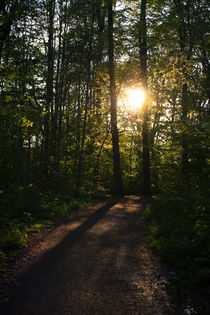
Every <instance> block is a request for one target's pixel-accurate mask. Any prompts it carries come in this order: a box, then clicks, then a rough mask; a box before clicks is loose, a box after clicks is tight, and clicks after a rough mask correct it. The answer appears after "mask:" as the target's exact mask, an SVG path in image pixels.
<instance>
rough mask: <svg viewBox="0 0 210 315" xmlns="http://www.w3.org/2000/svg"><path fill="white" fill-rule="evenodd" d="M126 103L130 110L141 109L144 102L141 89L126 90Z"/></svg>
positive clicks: (143, 94)
mask: <svg viewBox="0 0 210 315" xmlns="http://www.w3.org/2000/svg"><path fill="white" fill-rule="evenodd" d="M126 96H127V97H126V103H127V104H128V107H129V108H130V109H131V110H134V111H135V110H138V109H140V108H141V107H142V104H143V102H144V100H145V93H144V91H143V89H140V88H136V89H128V90H126Z"/></svg>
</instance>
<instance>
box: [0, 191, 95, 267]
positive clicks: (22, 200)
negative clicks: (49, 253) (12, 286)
mask: <svg viewBox="0 0 210 315" xmlns="http://www.w3.org/2000/svg"><path fill="white" fill-rule="evenodd" d="M22 195H23V194H22V193H20V194H19V195H18V194H16V195H15V196H14V200H15V201H16V202H13V203H10V204H9V206H7V207H6V205H5V209H2V210H1V212H0V270H2V269H3V268H4V267H5V265H6V263H7V261H8V259H10V258H11V257H13V256H15V253H17V251H18V250H19V249H20V248H22V247H24V246H25V245H26V244H27V240H28V237H29V236H30V235H32V234H35V233H39V231H40V230H41V229H43V228H45V227H49V226H50V225H52V223H53V222H54V221H55V220H57V219H59V218H62V217H64V216H65V215H67V214H68V213H69V212H71V211H74V210H76V209H79V208H80V207H82V206H85V205H87V204H90V201H89V200H80V201H79V200H76V199H73V198H71V199H69V198H65V197H64V196H56V197H54V198H52V197H48V198H41V197H40V198H38V199H37V200H33V198H32V196H31V195H29V196H27V195H25V196H24V197H23V196H22ZM27 197H28V198H27Z"/></svg>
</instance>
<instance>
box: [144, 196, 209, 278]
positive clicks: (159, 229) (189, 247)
mask: <svg viewBox="0 0 210 315" xmlns="http://www.w3.org/2000/svg"><path fill="white" fill-rule="evenodd" d="M208 205H209V201H208V199H205V198H202V199H199V198H193V197H192V196H172V197H167V196H162V197H160V198H158V199H157V200H154V201H153V203H152V204H151V205H149V206H148V207H147V208H146V210H145V213H144V218H145V221H146V222H147V224H148V240H149V242H150V244H151V246H152V247H153V248H154V249H155V250H157V251H158V252H159V254H160V255H161V256H162V257H163V258H164V259H165V260H167V261H169V262H170V264H173V265H175V266H176V268H177V269H178V270H179V272H180V274H181V275H183V276H184V277H186V276H189V279H190V281H191V282H192V283H194V284H198V283H204V282H205V283H207V282H208V281H209V280H210V267H209V261H210V215H209V211H208Z"/></svg>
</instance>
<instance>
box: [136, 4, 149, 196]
mask: <svg viewBox="0 0 210 315" xmlns="http://www.w3.org/2000/svg"><path fill="white" fill-rule="evenodd" d="M139 46H140V72H141V82H142V86H143V88H144V91H145V94H146V98H145V101H144V103H143V105H142V111H143V127H142V139H143V165H142V166H143V183H144V193H145V194H150V193H151V174H150V148H149V130H148V120H149V117H148V82H147V28H146V0H142V1H141V13H140V23H139Z"/></svg>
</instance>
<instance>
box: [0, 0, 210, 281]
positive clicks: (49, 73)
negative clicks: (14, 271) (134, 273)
mask: <svg viewBox="0 0 210 315" xmlns="http://www.w3.org/2000/svg"><path fill="white" fill-rule="evenodd" d="M208 27H209V7H208V1H207V0H186V1H184V0H156V1H153V0H148V1H145V0H142V1H140V0H138V1H137V0H130V1H126V0H121V1H112V0H106V1H105V0H104V1H103V0H67V1H62V0H30V1H29V0H1V2H0V178H1V182H0V207H1V210H0V239H1V245H0V260H1V261H2V262H5V259H6V258H5V257H6V256H5V251H6V250H7V249H8V248H11V247H13V246H14V247H16V246H17V245H22V244H24V243H25V242H26V239H27V235H28V234H30V233H31V232H35V231H38V230H39V229H40V228H41V227H42V226H43V224H48V223H49V221H50V220H52V219H53V218H56V217H57V216H60V215H65V214H66V213H67V211H69V209H74V208H76V207H79V206H80V205H81V202H88V201H90V199H91V198H92V197H104V196H106V195H109V194H112V193H118V194H119V193H120V194H122V193H123V192H124V193H127V194H128V193H136V194H142V193H150V192H152V193H153V194H154V193H155V194H157V193H162V195H161V196H160V197H159V200H158V201H156V202H155V204H153V205H152V206H150V208H148V209H147V213H146V217H147V218H146V219H147V220H148V223H149V225H150V236H149V237H150V241H151V243H152V245H153V246H154V247H155V248H156V249H158V250H159V251H160V252H161V253H162V254H163V255H164V257H167V258H168V259H169V260H170V261H173V262H174V261H177V264H178V266H179V267H180V269H181V270H182V269H184V268H186V266H187V268H188V271H189V270H190V271H189V272H191V273H193V274H196V277H195V278H196V280H195V282H196V283H198V282H199V283H202V284H203V283H205V281H207V280H206V279H208V278H210V269H209V265H208V262H209V259H210V248H209V242H210V231H209V230H210V214H209V208H208V206H209V200H208V197H207V185H208V171H209V169H208V161H209V160H208V156H207V136H208V133H207V129H208V114H209V98H210V84H209V83H210V80H209V75H210V69H209V60H208V51H209V33H208ZM140 85H141V86H143V87H144V88H145V90H146V91H147V92H148V96H147V99H146V102H145V104H144V106H143V108H142V110H140V111H136V112H134V111H129V110H126V107H125V106H122V104H123V97H124V95H125V90H126V88H129V87H136V86H140ZM117 100H118V101H117ZM120 104H121V105H120ZM117 105H118V106H117Z"/></svg>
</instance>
